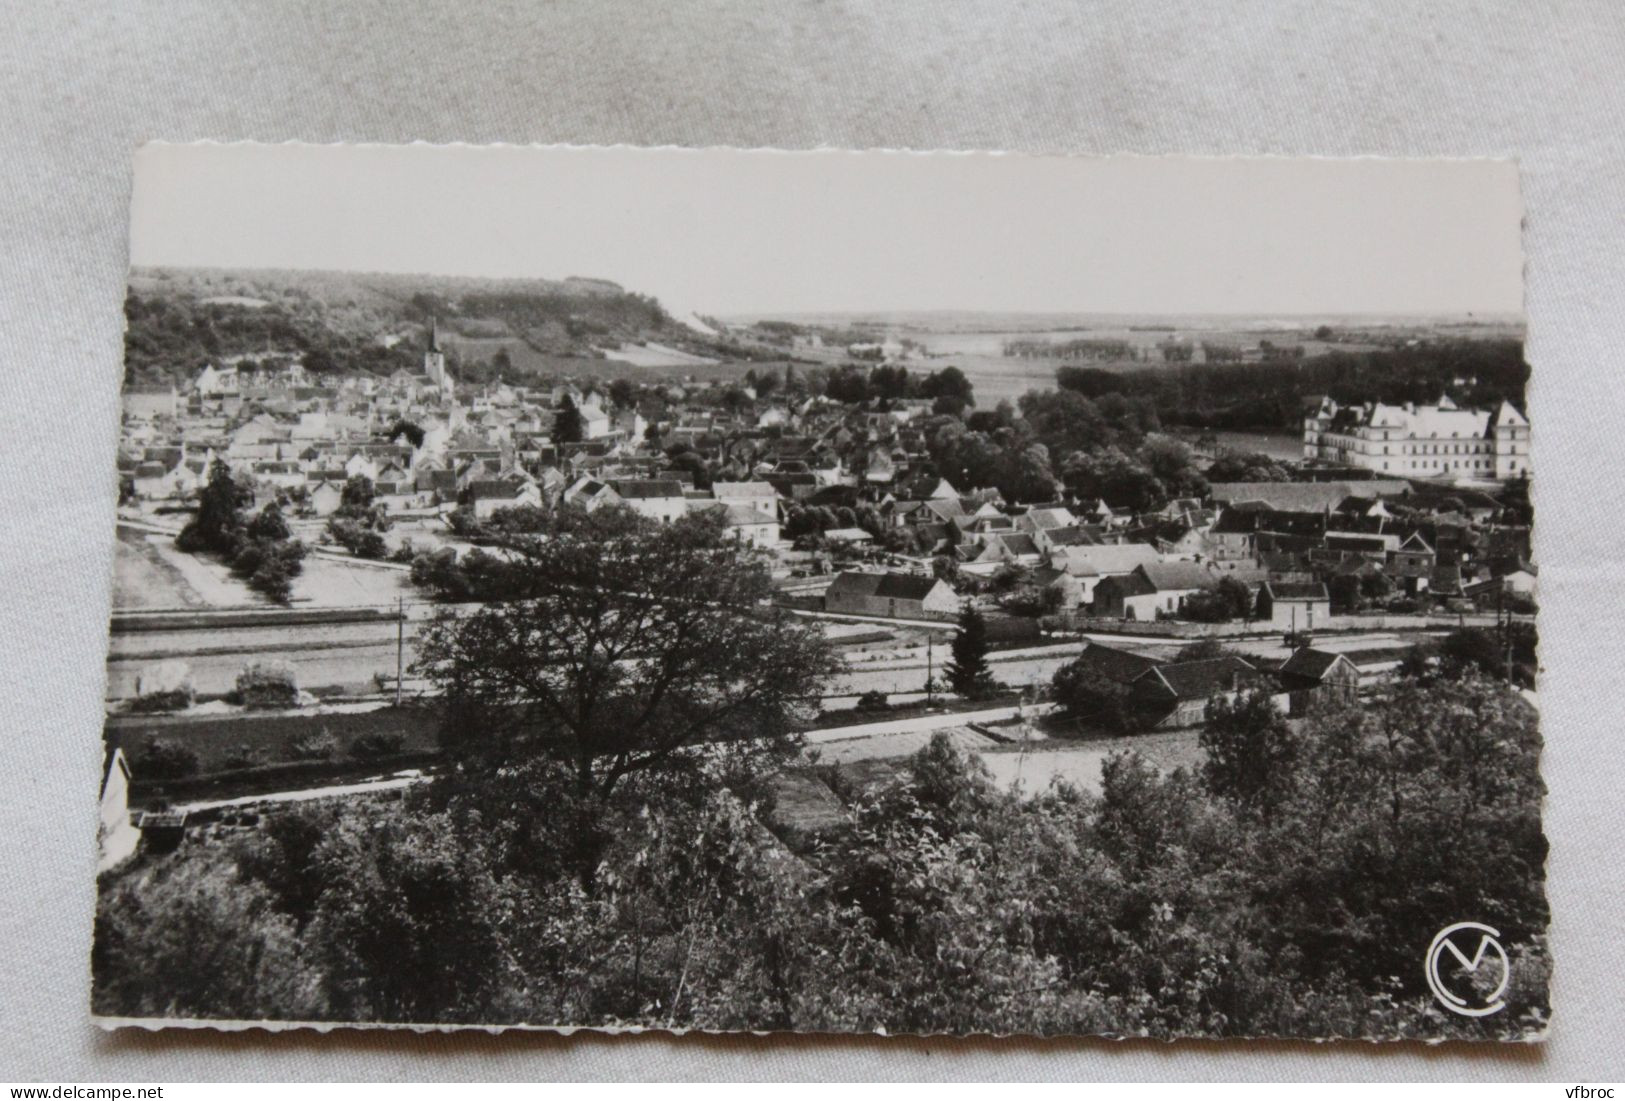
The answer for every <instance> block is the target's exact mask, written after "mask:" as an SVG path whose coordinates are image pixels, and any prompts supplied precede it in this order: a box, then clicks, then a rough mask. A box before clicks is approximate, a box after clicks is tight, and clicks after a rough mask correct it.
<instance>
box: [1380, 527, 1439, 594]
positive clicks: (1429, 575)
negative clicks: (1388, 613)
mask: <svg viewBox="0 0 1625 1101" xmlns="http://www.w3.org/2000/svg"><path fill="white" fill-rule="evenodd" d="M1438 564H1439V556H1438V555H1437V554H1436V553H1434V550H1433V548H1432V547H1431V546H1429V545H1428V541H1427V540H1426V539H1424V538H1422V533H1421V532H1418V531H1413V532H1411V533H1410V535H1408V536H1406V537H1405V541H1404V542H1402V543H1400V544H1399V546H1397V547H1395V548H1394V549H1393V550H1392V551H1390V552H1389V553H1388V562H1387V573H1388V576H1389V577H1391V578H1393V579H1394V581H1395V582H1396V583H1397V584H1398V585H1399V586H1400V588H1402V589H1404V591H1405V595H1406V596H1415V595H1417V594H1418V593H1420V592H1424V591H1426V589H1427V587H1428V584H1429V582H1430V581H1432V579H1433V571H1434V569H1435V568H1437V566H1438Z"/></svg>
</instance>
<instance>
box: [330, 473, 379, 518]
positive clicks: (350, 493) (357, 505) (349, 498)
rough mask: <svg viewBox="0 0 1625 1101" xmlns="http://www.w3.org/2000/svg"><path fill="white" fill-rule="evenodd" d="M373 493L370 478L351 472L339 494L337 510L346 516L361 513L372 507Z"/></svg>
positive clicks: (374, 492)
mask: <svg viewBox="0 0 1625 1101" xmlns="http://www.w3.org/2000/svg"><path fill="white" fill-rule="evenodd" d="M375 495H376V491H375V490H374V488H373V484H372V479H371V478H369V477H367V476H366V475H365V474H352V475H350V477H349V479H348V480H347V481H345V483H344V490H343V492H342V493H340V494H339V508H338V511H340V512H342V513H344V514H345V515H346V516H359V515H362V514H364V513H366V512H367V511H368V510H370V509H371V508H372V501H373V497H374V496H375Z"/></svg>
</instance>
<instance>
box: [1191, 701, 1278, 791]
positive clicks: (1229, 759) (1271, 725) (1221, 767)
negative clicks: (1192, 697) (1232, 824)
mask: <svg viewBox="0 0 1625 1101" xmlns="http://www.w3.org/2000/svg"><path fill="white" fill-rule="evenodd" d="M1207 715H1208V717H1207V725H1206V726H1205V727H1203V729H1202V734H1201V739H1200V741H1201V746H1202V749H1203V751H1204V752H1205V753H1206V754H1207V759H1206V760H1205V761H1204V762H1203V764H1202V778H1203V780H1204V781H1205V782H1206V784H1207V786H1208V790H1209V791H1211V792H1213V793H1214V794H1215V795H1218V796H1221V797H1223V798H1226V799H1231V800H1234V801H1235V802H1236V803H1237V804H1239V805H1240V806H1242V807H1244V808H1246V809H1249V810H1257V811H1260V812H1262V813H1265V814H1268V813H1270V812H1271V811H1272V810H1273V809H1274V807H1275V806H1276V805H1277V804H1279V803H1280V802H1281V800H1283V799H1284V798H1286V796H1287V794H1288V792H1289V791H1290V789H1291V785H1292V770H1293V768H1294V767H1295V766H1296V764H1297V760H1298V752H1299V745H1298V739H1297V736H1296V735H1295V734H1293V732H1292V728H1291V727H1289V726H1288V725H1287V722H1286V716H1285V715H1283V714H1281V711H1280V709H1279V708H1278V707H1276V705H1275V700H1274V698H1273V697H1272V695H1271V694H1270V692H1269V691H1268V690H1267V689H1258V690H1256V691H1251V692H1247V693H1244V694H1242V695H1239V696H1237V697H1236V698H1235V699H1234V700H1229V699H1224V698H1222V697H1221V698H1219V699H1215V700H1213V701H1212V702H1210V703H1209V704H1208V713H1207Z"/></svg>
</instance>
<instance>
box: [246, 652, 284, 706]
mask: <svg viewBox="0 0 1625 1101" xmlns="http://www.w3.org/2000/svg"><path fill="white" fill-rule="evenodd" d="M237 696H238V697H239V698H241V700H242V703H243V706H244V707H250V708H280V707H298V706H299V683H298V679H297V677H296V676H295V674H294V671H293V666H291V665H288V664H287V663H286V662H271V661H265V662H260V661H256V662H250V663H249V664H248V665H246V666H244V667H243V671H242V672H241V673H238V674H237Z"/></svg>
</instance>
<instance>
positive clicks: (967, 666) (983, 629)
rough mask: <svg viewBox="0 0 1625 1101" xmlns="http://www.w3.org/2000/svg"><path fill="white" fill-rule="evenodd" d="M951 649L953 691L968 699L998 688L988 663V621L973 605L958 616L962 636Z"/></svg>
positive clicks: (950, 665) (950, 670)
mask: <svg viewBox="0 0 1625 1101" xmlns="http://www.w3.org/2000/svg"><path fill="white" fill-rule="evenodd" d="M950 649H951V650H952V653H953V658H952V660H950V661H949V662H948V668H947V674H948V683H949V684H950V685H951V686H952V687H953V690H954V691H955V692H958V693H959V694H960V695H961V696H964V697H966V698H967V699H978V698H981V697H983V696H987V695H989V694H991V693H992V692H993V691H994V689H995V688H996V685H995V684H994V681H993V670H992V668H991V667H990V666H989V665H988V661H987V650H988V645H987V620H985V619H984V618H982V613H981V612H979V611H977V610H976V606H975V605H974V604H966V605H965V608H964V610H963V611H961V612H960V613H959V633H958V634H956V635H955V636H954V640H953V643H952V645H951V647H950Z"/></svg>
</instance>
